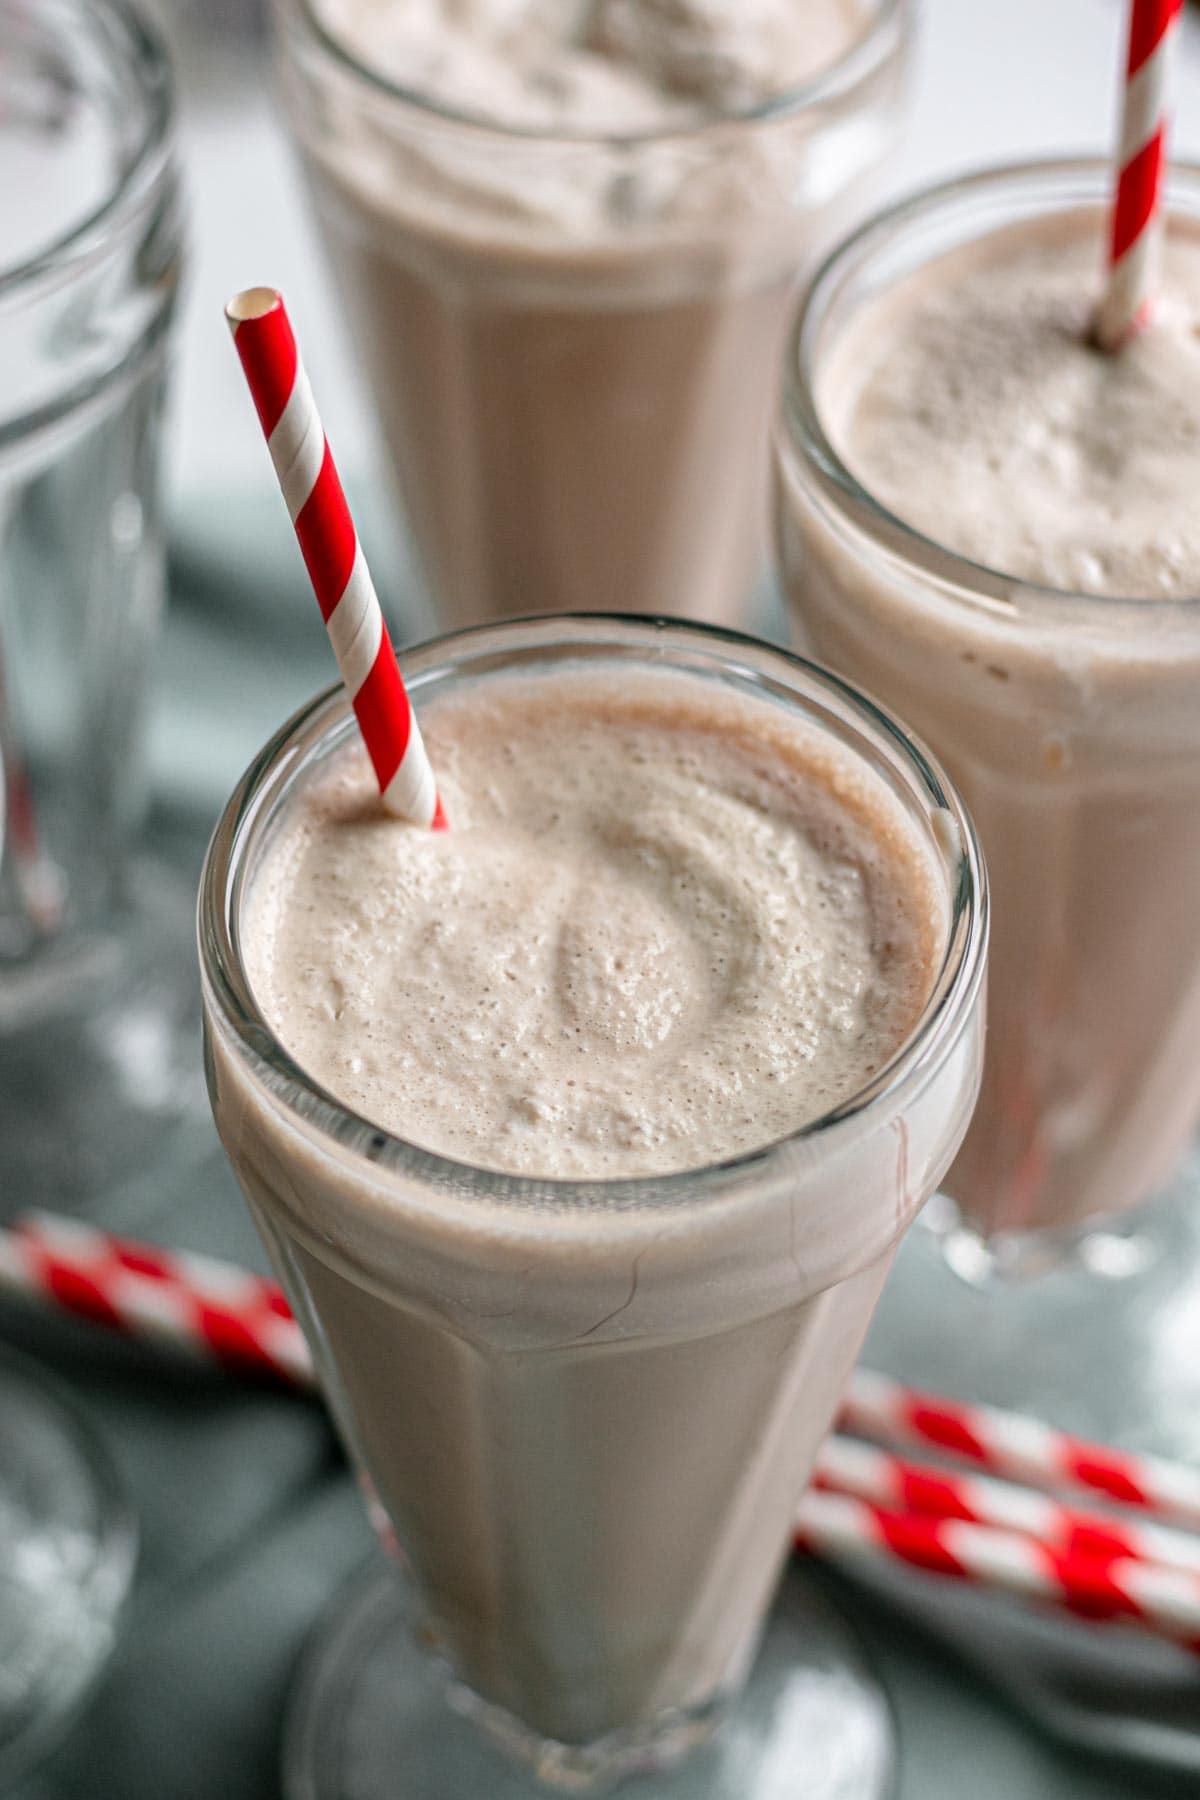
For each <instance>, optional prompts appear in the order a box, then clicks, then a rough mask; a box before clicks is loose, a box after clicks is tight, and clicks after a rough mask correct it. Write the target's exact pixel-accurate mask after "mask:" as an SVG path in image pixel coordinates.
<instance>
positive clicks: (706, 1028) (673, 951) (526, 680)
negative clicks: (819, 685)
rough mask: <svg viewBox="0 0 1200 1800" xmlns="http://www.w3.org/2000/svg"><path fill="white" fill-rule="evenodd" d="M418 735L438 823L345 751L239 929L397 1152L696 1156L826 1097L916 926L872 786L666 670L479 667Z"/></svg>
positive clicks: (911, 843)
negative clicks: (403, 816) (404, 1146)
mask: <svg viewBox="0 0 1200 1800" xmlns="http://www.w3.org/2000/svg"><path fill="white" fill-rule="evenodd" d="M423 726H424V730H425V736H426V740H427V743H428V746H429V751H430V755H431V757H432V760H433V763H434V766H435V768H436V769H437V771H438V777H439V785H440V787H441V791H442V794H443V797H444V799H445V802H446V806H447V811H448V814H449V817H450V819H451V821H452V829H451V830H450V831H449V832H447V833H429V832H421V831H417V830H415V829H414V828H412V827H410V826H408V825H405V824H404V823H402V822H400V821H398V820H396V819H394V818H390V817H388V816H387V815H386V814H384V813H383V811H382V809H381V807H380V805H379V801H378V797H377V795H376V792H375V789H374V786H373V782H372V779H371V775H370V770H369V766H368V764H367V761H366V757H365V755H364V754H363V753H362V751H361V750H360V748H359V747H358V746H357V745H355V746H351V747H349V748H348V749H347V750H345V751H344V752H342V753H340V754H339V756H338V757H337V758H336V759H335V760H334V761H333V762H332V763H331V764H330V765H329V766H328V767H327V768H326V769H325V770H323V771H322V772H321V773H320V775H319V776H317V777H315V778H314V780H313V781H312V782H311V784H310V785H309V786H308V787H307V788H305V789H303V790H302V791H301V792H300V794H299V795H298V796H297V798H296V800H295V801H294V803H293V805H292V808H291V810H290V812H289V814H288V816H287V818H286V820H285V821H284V823H283V824H282V826H281V827H280V829H279V831H278V832H277V835H276V836H275V837H274V838H273V840H272V841H271V843H270V844H269V846H268V848H267V850H266V852H265V854H264V858H263V861H262V863H261V865H260V867H259V868H258V870H257V872H256V874H255V878H254V884H253V888H252V892H251V895H250V900H249V903H248V907H247V912H246V918H245V926H244V933H243V941H244V946H245V956H246V962H247V968H248V970H249V972H250V978H251V983H252V986H253V988H254V991H255V994H256V996H257V998H258V1001H259V1004H260V1005H261V1007H262V1009H263V1011H264V1013H265V1014H266V1016H267V1018H268V1019H269V1020H270V1022H271V1024H272V1026H273V1028H274V1029H275V1031H276V1033H277V1035H278V1036H279V1038H280V1039H281V1041H282V1042H283V1043H284V1044H285V1045H286V1046H287V1048H288V1049H289V1051H290V1052H291V1054H292V1056H293V1057H294V1058H295V1060H296V1061H297V1062H299V1063H300V1065H301V1066H302V1067H303V1068H305V1069H306V1070H307V1071H308V1072H309V1073H310V1074H311V1075H312V1076H314V1077H315V1078H316V1079H317V1080H318V1081H319V1082H321V1083H322V1084H323V1085H324V1086H325V1087H327V1088H328V1089H329V1090H330V1091H332V1092H333V1093H334V1094H336V1095H337V1096H338V1097H339V1098H340V1099H341V1100H342V1101H343V1102H344V1103H345V1104H347V1105H348V1106H350V1107H351V1108H353V1109H354V1110H355V1111H357V1112H360V1113H362V1114H363V1115H364V1116H366V1117H367V1118H369V1119H371V1120H372V1121H374V1122H376V1123H377V1124H379V1125H381V1126H383V1127H385V1128H386V1129H389V1130H391V1131H393V1132H395V1133H396V1134H398V1135H400V1136H402V1137H405V1138H407V1139H409V1140H410V1141H412V1142H415V1143H417V1144H419V1145H421V1146H423V1147H425V1148H427V1149H431V1150H435V1151H438V1152H440V1153H442V1154H444V1155H447V1156H450V1157H454V1158H456V1159H458V1160H461V1161H469V1162H472V1163H475V1164H477V1165H480V1166H483V1167H487V1168H494V1169H501V1170H506V1171H509V1172H512V1173H518V1174H529V1175H539V1176H544V1177H567V1178H584V1179H588V1178H606V1177H623V1176H635V1175H647V1174H652V1173H662V1172H666V1171H670V1170H680V1169H685V1168H696V1167H701V1166H703V1165H705V1164H707V1163H711V1162H714V1161H719V1160H721V1159H724V1158H727V1157H731V1156H734V1155H736V1154H738V1153H739V1152H742V1151H746V1150H749V1149H752V1148H755V1147H757V1146H760V1145H763V1144H767V1143H770V1142H772V1141H774V1140H775V1139H777V1138H779V1137H781V1136H784V1135H786V1134H787V1133H789V1132H792V1131H794V1130H796V1129H798V1128H799V1127H800V1126H802V1125H803V1124H805V1123H806V1122H808V1121H810V1120H812V1119H814V1118H816V1117H818V1116H820V1115H821V1114H823V1113H824V1112H826V1111H827V1110H828V1109H829V1108H831V1107H832V1106H835V1105H836V1104H838V1103H839V1102H841V1101H844V1100H846V1099H848V1098H850V1097H851V1096H852V1095H853V1094H854V1093H855V1092H857V1091H858V1090H859V1089H861V1088H862V1087H863V1086H864V1085H865V1084H866V1083H868V1082H869V1081H870V1080H871V1078H872V1076H873V1075H874V1074H875V1073H876V1072H877V1071H878V1070H879V1069H880V1068H881V1067H882V1066H883V1065H884V1064H885V1063H887V1062H888V1061H889V1059H890V1058H891V1057H892V1056H893V1055H894V1054H895V1053H896V1051H897V1050H898V1049H899V1048H900V1046H901V1045H902V1043H903V1042H904V1040H905V1039H906V1038H907V1037H908V1036H909V1034H910V1033H911V1031H912V1030H913V1027H914V1026H915V1024H916V1022H917V1019H918V1017H919V1015H920V1013H921V1011H922V1009H923V1007H924V1004H925V1002H926V1000H927V998H928V995H929V993H930V990H931V988H932V985H933V981H934V978H935V973H936V969H937V967H938V965H939V962H940V958H941V955H942V952H943V947H944V942H945V936H946V899H945V893H944V883H943V880H942V877H941V873H940V870H939V868H938V866H937V864H936V862H935V860H934V856H933V853H932V852H931V850H930V849H929V848H928V847H927V846H926V845H925V843H924V842H923V841H922V839H921V838H920V837H919V836H918V834H917V830H916V828H915V826H914V825H913V824H912V822H911V821H910V820H909V819H908V818H907V816H906V815H905V813H904V812H903V810H902V808H901V806H900V803H899V801H898V800H897V799H896V797H895V796H894V795H893V794H892V792H891V791H890V789H888V788H887V787H886V786H885V785H884V783H883V782H882V780H881V779H880V778H879V777H878V776H876V775H874V774H873V773H872V772H871V770H870V769H869V768H867V767H866V765H865V764H863V763H862V762H861V761H860V760H858V759H856V758H855V757H854V756H853V755H852V754H851V753H850V752H849V751H848V750H846V749H844V748H842V747H840V746H839V745H837V744H836V743H835V742H834V741H833V740H832V739H831V738H829V737H827V736H825V735H824V734H822V733H819V732H818V731H817V730H816V728H815V727H809V726H803V725H801V724H798V723H795V722H793V721H791V720H790V719H788V718H787V717H786V716H785V715H784V714H783V713H782V711H781V710H780V709H777V708H775V707H772V706H769V705H767V704H765V703H752V702H749V701H746V700H742V699H739V698H738V697H736V696H734V695H732V694H729V693H721V692H719V691H716V690H713V691H710V686H709V684H707V683H701V682H699V681H696V680H694V679H691V680H689V679H688V678H686V677H680V676H677V675H670V674H655V675H654V676H652V677H650V676H642V675H633V676H631V675H630V674H628V673H626V672H622V673H620V674H619V675H618V674H616V673H615V672H614V673H612V674H610V675H605V674H599V673H594V674H589V675H586V676H585V675H577V676H566V675H559V676H556V677H555V678H553V680H550V679H549V678H538V677H523V678H513V677H509V678H505V679H504V680H503V681H495V680H493V681H491V682H486V683H484V684H482V685H477V686H475V687H473V688H472V689H470V690H468V691H465V692H463V693H460V694H458V695H455V696H447V697H443V698H441V699H438V700H436V701H435V702H433V703H432V704H431V705H429V706H428V708H427V709H426V710H425V711H424V712H423Z"/></svg>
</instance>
